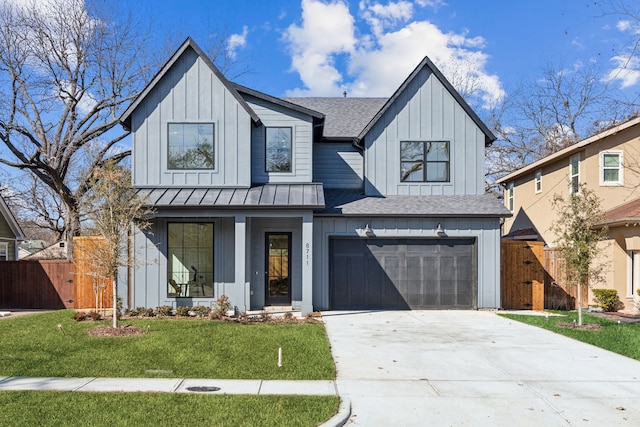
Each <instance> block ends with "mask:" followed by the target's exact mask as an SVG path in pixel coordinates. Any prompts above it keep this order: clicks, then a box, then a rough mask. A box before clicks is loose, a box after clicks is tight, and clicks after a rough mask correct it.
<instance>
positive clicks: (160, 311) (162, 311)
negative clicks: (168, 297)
mask: <svg viewBox="0 0 640 427" xmlns="http://www.w3.org/2000/svg"><path fill="white" fill-rule="evenodd" d="M154 314H155V315H156V316H158V317H169V316H173V307H171V306H170V305H161V306H160V307H156V309H155V310H154Z"/></svg>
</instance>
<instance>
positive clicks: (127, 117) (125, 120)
mask: <svg viewBox="0 0 640 427" xmlns="http://www.w3.org/2000/svg"><path fill="white" fill-rule="evenodd" d="M188 49H192V50H194V51H195V52H196V54H197V55H198V56H199V57H200V59H202V60H203V61H204V62H205V64H207V66H208V67H209V69H210V70H211V72H213V74H215V75H216V77H217V78H218V79H219V80H220V81H221V82H222V84H223V85H224V86H225V87H226V88H227V89H228V90H229V92H231V94H232V95H233V97H234V98H235V99H236V100H237V101H238V103H239V104H240V105H241V106H242V108H244V110H245V111H246V112H247V113H248V114H249V116H251V119H252V120H253V122H254V123H256V124H258V123H260V118H259V117H258V115H257V114H256V113H255V111H253V110H252V109H251V107H249V105H248V104H247V103H246V101H245V100H244V99H243V98H242V97H241V96H240V94H239V93H238V92H237V91H236V89H235V88H234V87H233V85H232V84H231V83H230V82H229V80H227V78H226V77H225V76H224V75H223V74H222V73H221V72H220V70H218V68H217V67H216V66H215V65H214V64H213V62H212V61H211V59H209V57H208V56H207V55H206V54H205V53H204V51H203V50H202V49H201V48H200V46H198V45H197V43H196V42H195V41H194V40H193V39H192V38H191V37H187V39H186V40H185V41H184V43H182V45H181V46H180V47H179V48H178V50H176V52H175V53H174V54H173V55H172V56H171V58H169V60H168V61H167V62H166V63H165V64H164V66H162V68H160V71H158V73H157V74H156V75H155V76H154V77H153V79H151V82H149V84H148V85H147V86H146V87H145V88H144V89H143V90H142V92H140V94H139V95H138V96H137V97H136V99H135V100H134V101H133V102H132V103H131V105H130V106H129V108H127V109H126V111H125V112H124V113H122V115H121V116H120V123H122V125H123V126H124V127H125V129H127V130H129V129H130V128H131V114H132V113H133V112H134V111H135V109H136V108H137V107H138V106H139V105H140V103H142V101H143V100H144V98H145V97H146V96H147V95H148V94H149V93H150V92H151V91H152V90H153V89H154V88H155V87H156V86H157V85H158V83H159V82H160V80H162V79H163V78H164V76H165V74H166V73H167V72H168V71H169V70H170V69H171V67H172V66H173V65H174V64H175V63H176V61H177V60H178V59H179V58H180V57H181V56H182V54H184V52H185V51H187V50H188Z"/></svg>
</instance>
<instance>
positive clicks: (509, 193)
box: [507, 182, 513, 212]
mask: <svg viewBox="0 0 640 427" xmlns="http://www.w3.org/2000/svg"><path fill="white" fill-rule="evenodd" d="M507 207H508V208H509V210H510V211H511V212H513V182H510V183H509V184H508V185H507Z"/></svg>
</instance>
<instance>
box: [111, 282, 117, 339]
mask: <svg viewBox="0 0 640 427" xmlns="http://www.w3.org/2000/svg"><path fill="white" fill-rule="evenodd" d="M112 288H113V322H112V325H111V326H113V327H114V328H117V327H118V285H117V283H116V276H115V275H114V276H113V280H112Z"/></svg>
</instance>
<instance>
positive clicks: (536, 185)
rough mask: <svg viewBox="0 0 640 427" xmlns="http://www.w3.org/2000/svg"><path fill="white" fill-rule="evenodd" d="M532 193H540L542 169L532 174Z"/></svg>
mask: <svg viewBox="0 0 640 427" xmlns="http://www.w3.org/2000/svg"><path fill="white" fill-rule="evenodd" d="M533 191H534V193H535V194H540V193H542V169H538V170H536V171H535V173H534V174H533Z"/></svg>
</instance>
